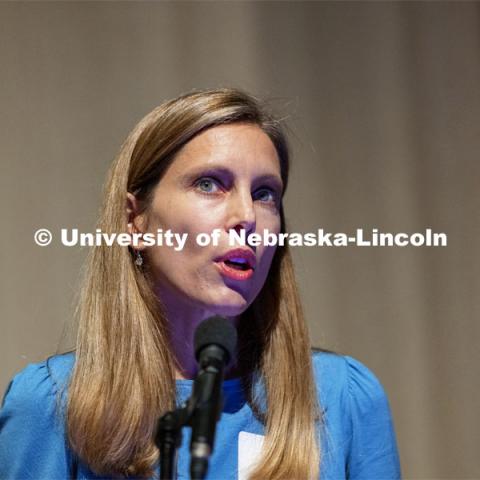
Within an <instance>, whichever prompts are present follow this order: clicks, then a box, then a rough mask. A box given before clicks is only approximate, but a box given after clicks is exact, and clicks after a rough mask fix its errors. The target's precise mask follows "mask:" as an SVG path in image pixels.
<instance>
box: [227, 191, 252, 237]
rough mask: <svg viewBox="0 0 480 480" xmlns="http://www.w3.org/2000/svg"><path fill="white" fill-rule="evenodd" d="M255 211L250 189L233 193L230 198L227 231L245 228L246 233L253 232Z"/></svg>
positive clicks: (237, 230)
mask: <svg viewBox="0 0 480 480" xmlns="http://www.w3.org/2000/svg"><path fill="white" fill-rule="evenodd" d="M255 227H256V213H255V208H254V203H253V199H252V195H251V193H250V191H248V193H247V192H245V193H241V192H237V193H236V194H233V195H232V197H231V199H230V205H229V215H228V221H227V231H230V230H235V231H236V232H239V231H241V230H245V231H246V233H247V234H249V233H252V232H255Z"/></svg>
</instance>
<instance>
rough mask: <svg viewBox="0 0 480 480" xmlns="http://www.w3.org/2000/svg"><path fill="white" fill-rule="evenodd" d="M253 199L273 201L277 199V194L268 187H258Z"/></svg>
mask: <svg viewBox="0 0 480 480" xmlns="http://www.w3.org/2000/svg"><path fill="white" fill-rule="evenodd" d="M255 199H256V200H260V201H261V202H272V203H275V202H276V201H277V194H276V193H275V192H274V191H273V190H271V189H270V188H260V189H259V190H257V191H256V192H255Z"/></svg>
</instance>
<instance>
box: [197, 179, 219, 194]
mask: <svg viewBox="0 0 480 480" xmlns="http://www.w3.org/2000/svg"><path fill="white" fill-rule="evenodd" d="M195 186H196V187H197V188H198V189H200V190H201V191H202V192H203V193H216V192H217V191H218V190H219V186H218V182H217V181H216V180H215V179H214V178H211V177H202V178H200V179H198V180H197V181H196V182H195Z"/></svg>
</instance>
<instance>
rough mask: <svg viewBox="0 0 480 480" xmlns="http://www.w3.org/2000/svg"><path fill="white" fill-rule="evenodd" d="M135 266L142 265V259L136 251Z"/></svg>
mask: <svg viewBox="0 0 480 480" xmlns="http://www.w3.org/2000/svg"><path fill="white" fill-rule="evenodd" d="M135 265H136V266H137V267H141V266H142V265H143V257H142V254H141V253H140V251H139V250H137V255H136V257H135Z"/></svg>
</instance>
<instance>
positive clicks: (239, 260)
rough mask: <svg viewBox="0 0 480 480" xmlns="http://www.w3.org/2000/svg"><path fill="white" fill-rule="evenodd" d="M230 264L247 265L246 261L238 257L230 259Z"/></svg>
mask: <svg viewBox="0 0 480 480" xmlns="http://www.w3.org/2000/svg"><path fill="white" fill-rule="evenodd" d="M228 260H229V261H230V262H235V263H247V261H246V260H245V259H244V258H240V257H232V258H229V259H228Z"/></svg>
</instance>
